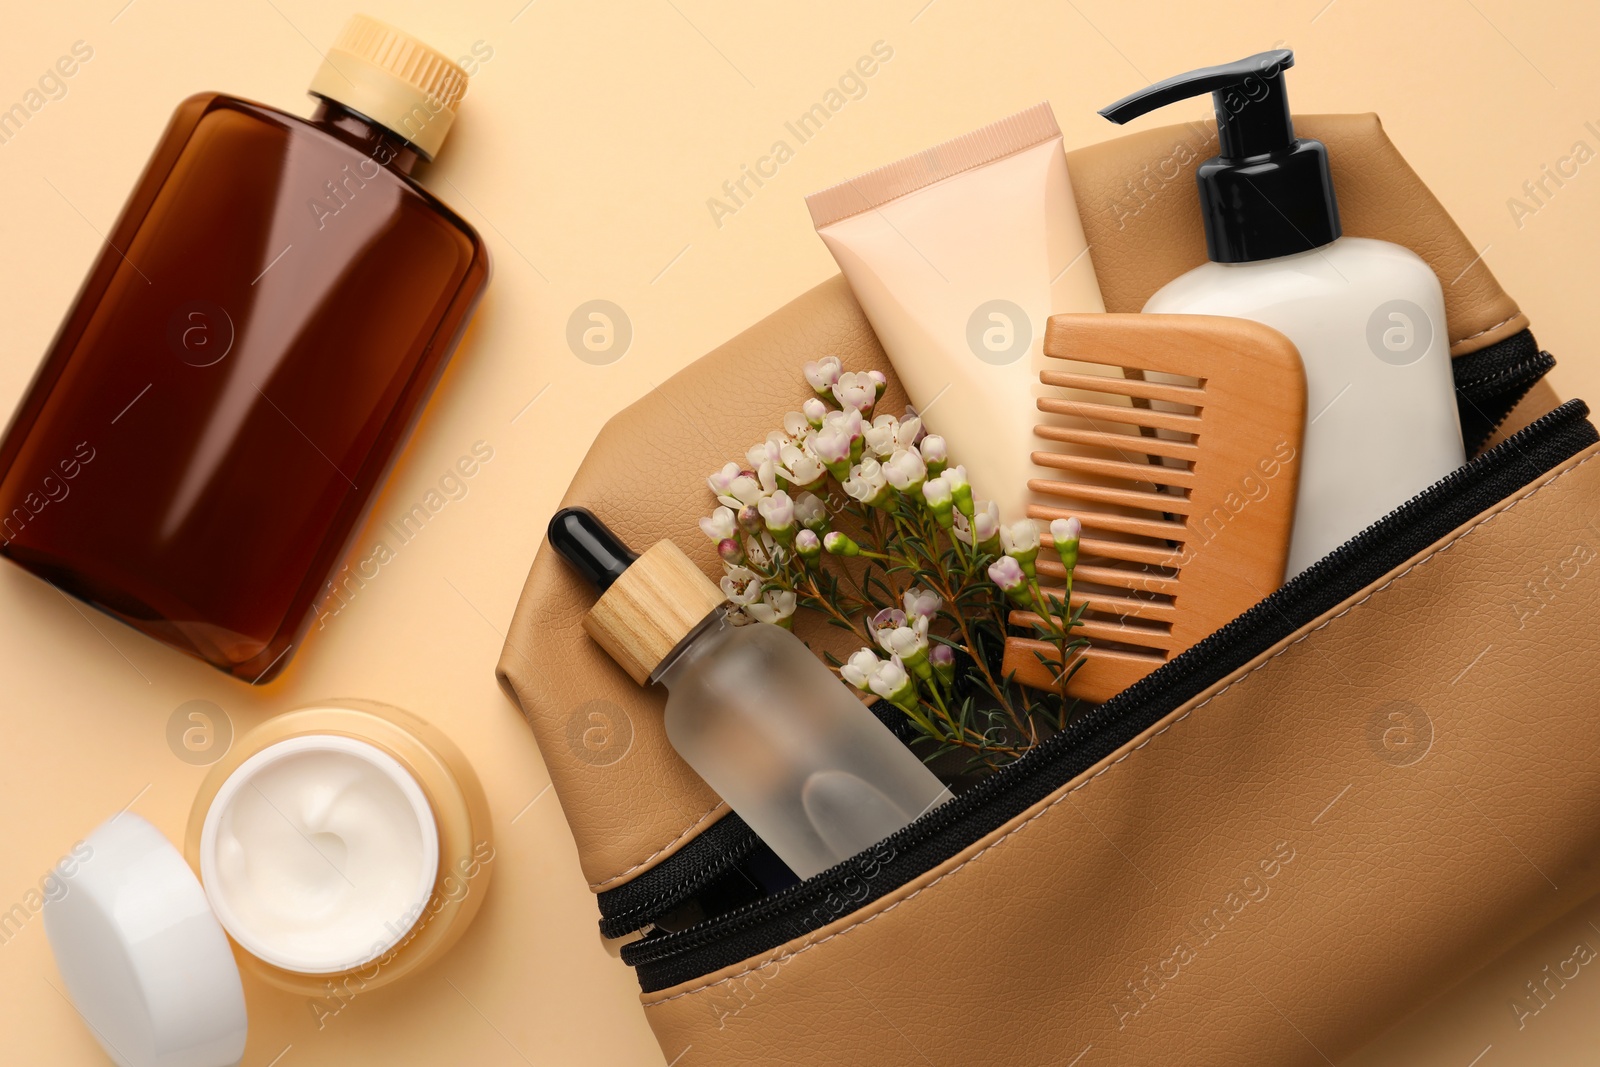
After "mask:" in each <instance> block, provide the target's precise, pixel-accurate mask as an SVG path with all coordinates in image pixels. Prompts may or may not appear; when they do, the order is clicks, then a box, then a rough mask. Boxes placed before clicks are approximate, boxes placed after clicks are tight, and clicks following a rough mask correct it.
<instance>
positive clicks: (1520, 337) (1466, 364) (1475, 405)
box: [1451, 330, 1556, 456]
mask: <svg viewBox="0 0 1600 1067" xmlns="http://www.w3.org/2000/svg"><path fill="white" fill-rule="evenodd" d="M1555 365H1556V360H1555V357H1554V356H1552V355H1551V354H1550V353H1548V352H1543V351H1540V349H1539V344H1538V342H1537V341H1535V340H1534V339H1533V333H1532V331H1529V330H1522V331H1520V332H1518V333H1514V334H1512V335H1511V336H1510V337H1507V338H1505V339H1504V340H1501V341H1496V342H1495V343H1494V344H1492V345H1490V346H1489V347H1488V348H1483V349H1480V350H1478V351H1477V352H1469V353H1467V354H1466V355H1464V356H1457V357H1456V358H1455V359H1454V360H1452V361H1451V369H1452V371H1453V372H1454V373H1455V379H1456V410H1457V411H1459V412H1460V413H1461V439H1462V440H1463V441H1465V442H1466V445H1467V455H1469V456H1470V455H1472V454H1473V453H1474V452H1476V451H1477V450H1478V449H1480V448H1482V447H1483V443H1484V442H1485V441H1487V440H1488V439H1489V435H1490V434H1492V433H1494V431H1495V430H1496V429H1498V428H1499V426H1500V424H1501V423H1502V422H1504V421H1505V419H1506V416H1507V415H1509V414H1511V409H1512V408H1514V407H1516V406H1517V404H1518V403H1519V402H1520V401H1521V400H1522V398H1523V397H1525V396H1527V395H1528V390H1530V389H1532V388H1533V387H1534V386H1535V385H1537V384H1538V382H1539V380H1540V379H1541V378H1543V377H1544V376H1545V375H1546V374H1548V373H1549V372H1550V368H1551V367H1554V366H1555Z"/></svg>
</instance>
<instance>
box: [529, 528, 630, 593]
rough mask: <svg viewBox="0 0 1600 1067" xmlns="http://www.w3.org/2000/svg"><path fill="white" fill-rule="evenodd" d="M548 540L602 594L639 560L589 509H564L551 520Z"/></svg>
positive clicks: (547, 535)
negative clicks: (629, 566) (630, 565)
mask: <svg viewBox="0 0 1600 1067" xmlns="http://www.w3.org/2000/svg"><path fill="white" fill-rule="evenodd" d="M545 536H546V537H547V538H549V541H550V544H551V545H552V546H553V547H554V548H555V550H556V552H557V553H559V554H560V556H561V558H562V559H564V560H566V561H567V562H568V563H570V564H572V566H573V568H574V569H575V570H576V571H577V572H578V573H579V574H581V575H583V577H584V580H585V581H587V582H588V583H589V584H590V585H592V586H594V587H595V589H596V591H598V592H601V593H604V592H605V591H606V590H607V589H610V588H611V583H612V582H614V581H616V580H617V579H618V578H620V577H622V572H623V571H625V570H627V569H628V565H629V564H631V563H632V562H633V561H634V560H636V559H638V558H639V554H638V553H637V552H635V551H633V549H631V548H629V547H628V546H627V545H625V544H623V543H622V538H620V537H618V536H617V535H616V534H614V533H612V532H611V528H610V527H609V526H607V525H606V524H605V523H603V522H601V521H600V520H599V519H597V518H595V516H594V512H592V511H590V510H589V509H588V508H562V509H561V510H560V511H558V512H556V513H555V515H554V516H553V517H552V518H551V519H550V528H549V530H548V532H547V533H546V535H545Z"/></svg>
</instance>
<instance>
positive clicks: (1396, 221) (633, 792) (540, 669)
mask: <svg viewBox="0 0 1600 1067" xmlns="http://www.w3.org/2000/svg"><path fill="white" fill-rule="evenodd" d="M1295 121H1296V127H1297V129H1299V130H1300V131H1301V132H1302V133H1303V134H1304V135H1306V136H1314V137H1318V138H1321V139H1323V140H1324V141H1326V142H1327V144H1328V147H1329V152H1330V155H1331V157H1332V158H1333V160H1334V180H1335V182H1336V184H1337V188H1338V191H1339V198H1340V204H1341V210H1342V213H1343V221H1344V226H1345V231H1346V232H1347V233H1351V234H1357V235H1359V234H1370V235H1386V236H1387V238H1388V239H1390V240H1395V241H1399V242H1400V243H1403V244H1406V245H1408V246H1409V247H1411V248H1413V249H1415V250H1416V251H1417V252H1418V253H1419V254H1420V255H1422V256H1423V257H1424V258H1425V259H1427V260H1428V261H1429V263H1430V264H1431V265H1432V266H1433V268H1434V270H1435V272H1436V273H1438V274H1439V276H1440V277H1441V278H1442V279H1444V281H1445V282H1446V283H1447V284H1446V286H1445V293H1446V306H1447V312H1448V315H1449V318H1450V323H1449V326H1450V331H1451V337H1452V338H1456V337H1461V338H1463V339H1464V340H1463V341H1461V342H1458V343H1457V346H1456V349H1455V351H1456V352H1457V353H1458V354H1459V353H1460V352H1464V351H1469V350H1474V349H1475V348H1477V347H1481V346H1483V345H1487V344H1490V343H1492V342H1493V341H1496V340H1499V339H1500V338H1501V337H1502V336H1504V335H1506V334H1507V333H1509V332H1514V330H1515V329H1521V328H1522V327H1523V325H1525V320H1523V318H1522V316H1521V315H1520V313H1519V312H1518V311H1517V309H1516V305H1515V304H1513V303H1512V302H1511V301H1510V299H1509V298H1508V297H1507V296H1506V295H1505V294H1504V292H1502V291H1501V289H1500V287H1499V285H1498V283H1496V282H1495V280H1494V278H1493V276H1492V275H1490V274H1489V272H1488V270H1487V268H1486V267H1485V266H1484V265H1483V264H1482V263H1481V262H1476V263H1475V262H1474V261H1475V260H1476V258H1477V253H1476V252H1475V251H1474V250H1473V247H1472V245H1471V243H1470V242H1468V241H1467V239H1466V237H1465V236H1464V235H1463V234H1462V233H1461V231H1460V229H1459V228H1458V227H1457V226H1456V225H1455V223H1454V222H1452V221H1451V220H1450V218H1449V217H1448V215H1446V213H1445V212H1444V209H1443V208H1442V207H1441V206H1440V205H1439V203H1438V201H1437V200H1436V199H1435V198H1434V197H1433V195H1432V194H1431V193H1429V192H1428V190H1427V189H1426V187H1424V186H1423V184H1422V182H1421V181H1420V179H1418V178H1417V176H1416V174H1415V173H1414V172H1413V171H1412V170H1411V169H1410V167H1408V166H1407V165H1406V163H1405V161H1404V160H1403V159H1402V158H1401V157H1400V155H1399V153H1398V152H1397V151H1396V150H1395V148H1394V146H1393V145H1392V144H1391V143H1390V142H1389V140H1388V138H1387V137H1385V136H1384V134H1383V130H1382V127H1381V125H1380V124H1379V122H1378V120H1377V118H1376V116H1373V115H1334V116H1301V117H1297V118H1296V120H1295ZM1211 136H1212V127H1210V126H1209V125H1206V126H1202V125H1200V124H1195V125H1194V126H1192V127H1191V126H1173V127H1166V128H1163V129H1155V130H1149V131H1144V132H1141V133H1137V134H1133V135H1130V136H1126V137H1121V138H1117V139H1115V140H1112V141H1108V142H1106V143H1103V144H1099V145H1094V146H1092V147H1089V148H1085V149H1080V150H1078V151H1075V152H1070V153H1068V155H1067V161H1068V166H1069V167H1070V169H1071V172H1072V179H1073V184H1074V188H1075V191H1076V195H1077V198H1078V202H1079V210H1080V212H1081V214H1082V217H1083V222H1084V227H1085V232H1086V234H1087V236H1088V240H1089V242H1090V245H1091V249H1092V253H1093V259H1094V264H1095V270H1096V273H1097V275H1098V277H1099V279H1100V283H1101V287H1102V289H1103V291H1104V293H1105V298H1106V307H1107V310H1109V311H1138V310H1139V308H1140V307H1142V306H1143V304H1144V301H1145V300H1146V298H1148V297H1149V295H1150V294H1151V293H1153V292H1154V291H1155V290H1156V289H1158V288H1159V287H1160V286H1161V285H1163V284H1165V283H1166V282H1167V281H1169V280H1170V279H1171V278H1173V277H1176V276H1177V275H1178V274H1180V273H1182V272H1184V271H1186V270H1189V269H1190V268H1191V267H1193V266H1195V265H1197V264H1198V263H1200V262H1202V261H1203V260H1204V258H1205V241H1204V236H1203V234H1202V232H1201V229H1200V223H1199V214H1198V207H1197V203H1198V198H1197V194H1196V193H1195V189H1194V181H1193V166H1194V163H1195V162H1197V161H1198V160H1199V159H1203V158H1205V156H1208V155H1210V154H1212V153H1213V152H1214V150H1215V149H1214V148H1208V147H1206V144H1207V142H1206V138H1207V137H1211ZM1185 138H1187V141H1185ZM1180 142H1182V143H1188V144H1189V145H1190V146H1191V147H1190V152H1191V153H1199V154H1198V155H1194V156H1193V157H1192V158H1190V157H1185V156H1183V155H1182V154H1181V153H1179V152H1177V151H1176V149H1175V147H1174V146H1175V145H1177V144H1179V143H1180ZM1213 143H1214V142H1213ZM1185 158H1186V159H1188V163H1187V164H1178V163H1175V164H1173V165H1175V166H1178V168H1179V170H1178V171H1177V172H1173V171H1171V168H1170V167H1169V166H1167V164H1166V162H1165V161H1167V160H1177V159H1185ZM1169 172H1170V173H1176V177H1175V178H1173V179H1172V180H1171V181H1169V182H1167V183H1166V184H1165V185H1164V186H1161V187H1159V188H1156V187H1155V186H1154V185H1148V186H1146V182H1147V178H1146V176H1147V175H1149V174H1152V173H1154V174H1158V175H1159V174H1162V173H1169ZM1134 182H1138V183H1140V186H1141V187H1144V188H1147V195H1146V197H1145V199H1144V200H1143V201H1142V202H1141V201H1138V200H1137V199H1136V198H1135V194H1134V193H1133V192H1131V191H1130V190H1131V188H1132V185H1131V183H1134ZM1148 190H1154V191H1153V192H1149V191H1148ZM1140 203H1142V205H1143V206H1142V207H1139V206H1138V205H1139V204H1140ZM1130 205H1133V207H1137V208H1138V209H1137V211H1136V212H1135V213H1134V214H1133V215H1132V216H1131V217H1130V215H1129V213H1128V212H1129V211H1130V210H1131V208H1130ZM1451 279H1457V280H1456V283H1455V284H1454V285H1450V284H1448V283H1449V282H1450V281H1451ZM1464 346H1465V347H1464ZM825 354H836V355H838V356H840V357H841V359H843V361H844V363H845V365H846V366H847V367H849V368H852V369H856V370H867V369H871V368H876V369H879V370H882V371H884V372H885V373H887V374H889V376H890V391H889V392H888V393H887V394H886V395H885V397H884V399H883V401H881V402H880V405H879V410H882V411H891V412H898V411H901V410H902V409H903V407H904V405H905V403H906V401H905V396H904V394H903V392H902V391H901V390H900V389H899V387H898V385H897V384H895V382H894V377H893V371H892V368H891V367H890V366H889V363H888V360H887V358H886V357H885V356H884V353H883V350H882V349H881V348H880V347H879V345H878V343H877V340H876V338H875V337H874V336H873V333H872V330H871V327H870V326H869V325H868V323H867V321H866V319H865V317H864V316H863V315H862V313H861V310H860V308H859V306H858V305H857V304H856V302H855V300H854V298H853V297H852V296H851V294H850V290H849V288H848V286H847V285H846V284H845V282H844V280H843V279H842V278H841V277H837V276H836V277H834V278H832V279H831V280H829V281H827V282H824V283H823V284H822V285H820V286H818V287H816V288H815V289H813V290H811V291H810V292H808V293H806V294H804V295H802V296H801V297H799V298H797V299H796V300H795V301H793V302H791V303H790V304H788V305H787V306H785V307H784V308H782V309H780V310H779V311H777V312H775V313H774V314H773V315H771V316H769V317H768V318H767V319H765V320H763V321H762V322H761V323H759V324H757V325H756V326H754V327H752V328H751V329H749V330H747V331H746V332H744V333H743V334H740V335H739V336H738V337H736V338H734V339H733V340H731V341H729V342H728V343H727V344H725V345H723V346H722V347H720V348H718V349H717V350H715V351H714V352H712V353H711V354H710V355H708V356H706V357H705V358H703V359H701V360H699V361H698V362H696V363H695V364H693V365H692V366H690V367H689V368H687V369H686V370H684V371H683V372H681V373H679V374H678V375H676V376H674V377H673V378H671V379H669V380H668V381H667V382H665V383H664V384H663V385H662V386H661V387H660V388H658V389H656V390H655V391H653V392H652V393H651V394H649V395H648V396H646V397H645V398H644V399H642V400H640V401H639V402H637V403H635V404H634V405H632V406H631V407H629V408H628V409H626V410H625V411H623V412H621V413H620V414H618V415H617V416H616V417H614V418H613V419H612V420H611V421H610V422H609V423H608V424H607V425H606V428H605V430H604V431H603V432H602V433H601V435H600V437H599V438H598V439H597V440H596V442H595V443H594V445H593V447H592V448H591V450H590V452H589V454H588V456H587V457H586V458H585V460H584V463H583V465H582V466H581V468H580V469H579V471H578V473H577V475H576V477H575V478H574V479H573V482H572V485H571V486H570V488H569V489H568V491H567V495H566V498H565V500H564V503H565V504H581V505H584V506H586V507H589V508H591V509H593V510H594V511H595V512H596V513H597V514H598V515H599V516H600V517H601V518H602V519H603V520H605V521H606V522H607V523H609V524H610V525H611V526H612V527H613V528H614V529H616V530H617V531H618V532H619V533H621V534H622V535H623V536H624V537H625V538H626V539H627V540H628V541H629V542H630V543H631V544H632V545H633V547H634V548H635V549H638V550H642V549H644V548H645V547H647V546H648V545H649V544H651V543H653V542H655V541H657V540H660V539H662V538H671V539H672V540H674V541H675V542H677V544H678V545H679V547H681V548H683V549H684V550H685V551H686V552H688V553H689V555H690V557H691V558H692V559H694V560H695V561H696V562H698V563H700V564H701V565H702V566H703V567H704V568H705V569H706V571H707V573H708V574H716V573H717V566H716V559H715V555H714V552H713V550H712V545H711V544H710V542H709V541H707V539H706V538H705V537H704V536H702V535H701V533H700V531H699V530H698V528H697V526H696V520H697V518H698V517H699V516H701V515H704V514H706V513H707V512H708V511H709V509H710V506H711V503H712V501H711V497H710V495H709V491H708V490H707V489H706V485H705V476H706V475H707V474H708V473H710V472H711V471H712V470H714V469H716V468H718V467H720V466H721V465H722V464H723V463H724V462H726V461H727V460H729V459H733V458H736V457H739V456H741V455H743V453H744V450H745V449H746V448H747V447H748V446H749V445H750V444H752V443H753V442H755V441H757V440H759V439H761V438H763V437H764V436H765V435H766V433H767V431H768V430H770V429H771V428H773V427H775V426H777V425H778V423H779V421H780V419H781V418H782V415H783V413H784V412H786V411H791V410H795V409H796V408H798V406H799V404H800V402H801V401H802V400H804V399H805V397H806V396H808V395H809V393H808V391H807V387H806V385H805V383H804V381H803V379H802V378H801V375H800V370H799V369H800V366H801V365H802V363H804V362H805V361H806V360H808V359H816V358H818V357H820V356H822V355H825ZM730 380H738V381H739V382H740V383H741V388H743V389H746V390H747V392H746V395H745V396H744V398H743V400H742V402H741V403H740V404H738V405H729V404H726V403H723V402H722V401H721V400H720V399H719V396H720V390H721V388H722V386H723V384H724V383H726V382H727V381H730ZM1547 393H1548V390H1546V391H1545V393H1539V392H1538V391H1537V390H1536V393H1535V395H1534V396H1531V397H1530V399H1529V401H1525V402H1524V404H1523V405H1522V407H1523V408H1526V409H1529V410H1530V411H1531V409H1532V407H1533V406H1534V403H1533V401H1535V399H1536V398H1537V397H1543V396H1545V394H1547ZM1545 406H1546V409H1547V408H1548V407H1549V406H1553V400H1551V402H1550V403H1547V404H1546V405H1545ZM1538 413H1539V412H1533V414H1538ZM1027 416H1028V413H1027V412H1022V411H1019V412H1018V417H1027ZM1529 417H1531V416H1529ZM592 600H593V595H592V593H591V592H590V591H589V590H587V589H586V588H584V587H583V586H582V584H581V583H580V582H579V581H578V580H577V579H575V578H574V577H573V576H572V575H571V574H570V573H569V572H568V570H567V569H566V567H565V566H564V565H563V564H562V563H561V561H560V560H559V559H557V558H556V557H555V554H554V553H553V552H549V551H540V553H539V554H538V556H537V558H536V559H535V560H534V564H533V567H532V570H531V571H530V573H529V575H528V580H527V583H526V585H525V586H524V588H523V592H522V596H521V599H520V601H519V602H518V606H517V610H516V614H515V616H514V617H513V619H512V621H511V625H510V628H509V631H508V635H507V641H506V645H505V649H504V651H503V653H502V655H501V659H500V663H499V674H500V677H501V680H502V682H503V684H505V686H506V687H507V689H508V691H509V692H510V693H511V694H512V696H513V698H514V699H515V700H516V701H517V702H518V704H519V705H520V707H521V708H522V710H523V712H524V714H525V715H526V716H527V719H528V722H529V724H530V726H531V727H532V729H533V731H534V734H535V736H536V738H537V740H538V743H539V747H540V750H541V752H542V754H543V756H544V759H545V763H546V765H547V766H548V768H549V771H550V776H551V781H552V782H553V783H554V787H555V792H556V795H557V796H558V797H559V798H560V802H561V805H562V808H563V810H564V812H565V814H566V817H567V820H568V822H569V824H570V825H571V827H572V832H573V836H574V838H575V839H576V842H577V846H578V853H579V858H580V861H581V863H582V866H583V870H584V873H585V877H586V878H587V879H588V881H589V883H590V885H591V887H592V888H593V889H595V890H596V891H599V890H603V889H607V888H611V887H613V886H616V885H619V884H621V883H622V882H624V881H627V880H628V879H630V878H633V877H635V876H636V875H638V874H639V873H640V872H642V871H644V870H647V869H649V868H650V867H652V866H653V865H655V864H657V863H659V862H660V861H661V860H663V859H665V858H666V857H667V856H670V855H672V854H673V853H674V852H675V851H677V850H678V849H679V848H681V847H682V846H683V844H684V843H685V842H687V841H689V840H690V839H692V838H693V837H694V836H695V835H696V834H697V833H699V831H700V830H701V829H703V828H704V827H705V826H707V825H709V824H710V823H712V822H714V821H715V820H716V819H717V818H719V817H720V816H721V815H722V814H723V813H724V812H725V811H726V808H725V807H723V806H722V805H721V804H720V803H719V802H718V800H717V798H716V796H715V795H714V794H713V793H712V792H711V791H710V789H709V788H707V787H706V785H705V784H704V783H703V782H702V781H700V779H699V778H698V777H697V776H695V775H694V774H693V773H692V772H691V771H690V770H689V769H688V768H687V767H686V766H685V765H684V764H683V763H682V761H681V760H680V759H679V758H678V756H677V755H676V753H674V752H673V750H672V748H671V747H670V745H669V744H668V743H667V740H666V736H665V733H664V731H663V729H662V725H661V709H662V707H663V705H664V703H665V699H664V694H662V693H660V692H659V691H652V690H645V689H641V688H639V687H638V686H635V685H634V684H633V682H632V681H631V680H630V679H629V678H628V677H627V676H626V675H625V674H624V673H623V671H622V670H621V669H620V668H619V667H617V666H616V665H615V664H614V663H612V662H611V661H610V660H609V659H608V658H607V656H606V655H605V653H604V652H602V651H601V650H600V649H599V648H598V646H596V645H595V644H594V642H593V641H591V640H590V639H589V637H588V636H587V635H586V634H585V633H584V631H583V628H582V625H581V623H582V617H583V614H584V612H585V611H586V610H587V608H588V605H589V604H590V603H591V602H592ZM798 632H799V633H800V635H801V636H802V637H804V638H806V639H807V640H809V641H811V642H812V643H813V647H819V643H820V645H821V646H823V647H826V646H828V645H829V644H830V643H831V645H832V647H834V648H835V650H844V649H843V648H842V645H841V644H840V638H842V637H844V636H846V635H843V634H842V632H841V631H838V630H833V629H830V628H827V627H822V626H819V625H817V624H815V623H814V622H812V621H809V620H803V621H802V622H801V623H800V625H799V629H798ZM844 643H845V644H848V642H847V641H846V642H844Z"/></svg>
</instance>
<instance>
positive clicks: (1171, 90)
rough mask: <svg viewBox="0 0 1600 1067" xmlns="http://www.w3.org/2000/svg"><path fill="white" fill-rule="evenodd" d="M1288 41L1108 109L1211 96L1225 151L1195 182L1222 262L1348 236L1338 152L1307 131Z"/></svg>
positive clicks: (1211, 246) (1126, 113)
mask: <svg viewBox="0 0 1600 1067" xmlns="http://www.w3.org/2000/svg"><path fill="white" fill-rule="evenodd" d="M1292 66H1294V53H1293V52H1291V51H1289V50H1288V49H1286V48H1280V49H1276V50H1275V51H1271V52H1262V53H1260V54H1259V55H1254V56H1250V57H1248V58H1246V59H1241V60H1239V61H1238V62H1237V63H1226V64H1223V65H1222V66H1220V67H1202V68H1201V69H1199V70H1192V71H1190V72H1189V73H1187V74H1180V75H1178V76H1177V77H1175V78H1168V79H1167V80H1165V81H1160V82H1156V83H1155V84H1154V85H1150V86H1147V87H1145V88H1144V89H1141V90H1140V91H1139V92H1137V93H1134V94H1133V95H1131V96H1127V97H1124V98H1123V99H1121V100H1118V101H1117V102H1116V103H1115V104H1112V105H1111V106H1110V107H1107V108H1103V109H1102V110H1101V111H1100V114H1101V115H1103V116H1104V117H1105V118H1108V119H1110V120H1111V121H1112V122H1115V123H1117V124H1119V125H1120V124H1122V123H1124V122H1127V121H1128V120H1129V119H1134V118H1137V117H1139V116H1140V115H1143V114H1145V113H1147V112H1150V111H1153V110H1155V109H1156V108H1158V107H1165V106H1166V105H1167V104H1171V103H1175V102H1177V101H1179V100H1187V99H1188V98H1189V97H1192V96H1199V95H1200V94H1202V93H1210V94H1211V103H1212V107H1213V109H1214V110H1215V111H1216V114H1217V142H1218V149H1219V151H1218V153H1217V155H1215V156H1214V157H1212V158H1211V159H1208V160H1206V161H1205V162H1204V163H1202V164H1200V167H1199V169H1198V170H1197V171H1196V172H1195V182H1196V184H1197V185H1198V186H1199V188H1200V209H1201V211H1202V213H1203V214H1204V217H1205V227H1206V247H1207V249H1208V250H1209V252H1210V255H1211V258H1212V259H1213V260H1215V261H1216V262H1218V263H1245V262H1250V261H1253V260H1258V259H1274V258H1276V257H1278V256H1287V255H1292V254H1293V253H1296V252H1307V251H1310V250H1311V249H1313V248H1320V247H1321V246H1322V245H1325V244H1328V243H1329V242H1330V241H1333V240H1335V239H1337V238H1338V237H1339V234H1340V233H1341V232H1342V231H1341V230H1340V226H1339V204H1338V201H1337V200H1335V199H1334V195H1333V177H1332V175H1331V174H1330V173H1329V170H1328V150H1327V149H1326V148H1325V147H1324V146H1323V144H1322V142H1321V141H1313V140H1310V139H1303V138H1297V137H1295V135H1294V122H1293V120H1292V119H1291V118H1290V117H1289V96H1288V92H1287V91H1286V90H1285V88H1284V84H1283V72H1284V71H1285V70H1287V69H1289V68H1290V67H1292Z"/></svg>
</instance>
